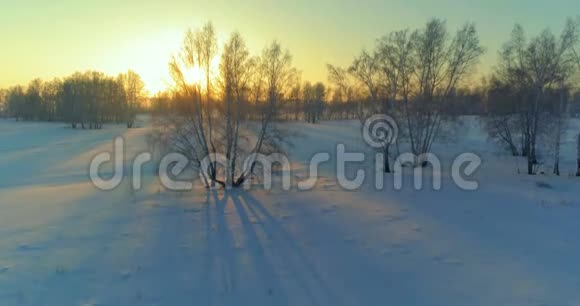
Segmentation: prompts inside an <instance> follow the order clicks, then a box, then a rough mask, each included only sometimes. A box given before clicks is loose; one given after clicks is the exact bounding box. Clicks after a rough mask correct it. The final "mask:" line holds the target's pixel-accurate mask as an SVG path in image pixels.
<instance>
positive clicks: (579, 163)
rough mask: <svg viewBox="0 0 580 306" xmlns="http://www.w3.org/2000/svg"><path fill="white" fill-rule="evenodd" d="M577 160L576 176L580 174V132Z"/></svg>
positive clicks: (579, 135)
mask: <svg viewBox="0 0 580 306" xmlns="http://www.w3.org/2000/svg"><path fill="white" fill-rule="evenodd" d="M576 161H577V170H576V176H580V134H578V146H577V154H576Z"/></svg>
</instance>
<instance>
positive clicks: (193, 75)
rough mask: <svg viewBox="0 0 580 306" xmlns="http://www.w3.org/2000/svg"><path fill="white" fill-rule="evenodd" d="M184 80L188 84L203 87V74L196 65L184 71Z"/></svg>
mask: <svg viewBox="0 0 580 306" xmlns="http://www.w3.org/2000/svg"><path fill="white" fill-rule="evenodd" d="M185 80H186V81H187V83H189V84H199V85H205V72H203V69H201V67H199V66H197V65H196V66H194V67H192V68H189V69H187V70H186V71H185Z"/></svg>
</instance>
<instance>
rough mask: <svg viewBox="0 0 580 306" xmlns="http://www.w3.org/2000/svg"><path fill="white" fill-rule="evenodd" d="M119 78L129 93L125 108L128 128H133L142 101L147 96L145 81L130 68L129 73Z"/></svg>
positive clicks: (126, 92) (127, 93)
mask: <svg viewBox="0 0 580 306" xmlns="http://www.w3.org/2000/svg"><path fill="white" fill-rule="evenodd" d="M119 80H120V82H121V83H122V84H123V86H124V90H125V94H126V95H127V98H126V100H127V105H126V107H125V110H124V112H123V113H124V117H125V122H126V123H127V128H132V127H133V124H134V123H135V116H136V115H137V110H138V109H139V108H140V107H141V102H142V101H143V98H144V96H145V83H144V82H143V80H142V79H141V76H139V75H138V74H137V73H136V72H135V71H133V70H129V71H127V73H124V74H121V75H119Z"/></svg>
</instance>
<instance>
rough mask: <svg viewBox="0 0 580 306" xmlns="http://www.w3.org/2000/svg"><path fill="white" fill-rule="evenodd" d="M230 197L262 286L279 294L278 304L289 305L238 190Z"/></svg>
mask: <svg viewBox="0 0 580 306" xmlns="http://www.w3.org/2000/svg"><path fill="white" fill-rule="evenodd" d="M230 197H231V199H232V201H233V203H234V207H235V208H236V211H237V213H238V216H239V217H240V221H241V223H242V227H243V229H244V234H245V236H246V238H247V243H248V247H249V248H250V250H251V252H250V253H251V255H252V256H251V260H252V262H253V266H254V267H255V268H256V270H257V271H256V272H257V273H258V275H259V277H260V278H261V281H262V284H263V285H264V288H268V294H270V295H273V294H276V295H277V296H280V299H279V300H278V302H279V303H281V304H278V305H289V304H288V296H287V293H286V292H285V290H284V288H283V287H282V284H281V283H280V280H279V279H278V276H277V275H276V272H275V270H274V267H273V265H272V263H271V262H270V260H269V259H268V257H267V255H266V251H265V250H264V246H263V245H262V243H261V242H260V241H261V240H260V237H259V236H258V233H257V232H256V230H255V228H254V226H253V224H252V222H251V221H250V218H249V216H248V214H247V212H246V210H245V209H244V206H243V205H242V202H241V197H240V196H239V195H238V192H232V193H230Z"/></svg>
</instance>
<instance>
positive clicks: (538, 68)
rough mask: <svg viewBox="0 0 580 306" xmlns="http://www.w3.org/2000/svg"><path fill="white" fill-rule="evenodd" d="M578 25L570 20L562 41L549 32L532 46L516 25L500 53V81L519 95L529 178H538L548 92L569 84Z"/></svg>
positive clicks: (538, 38)
mask: <svg viewBox="0 0 580 306" xmlns="http://www.w3.org/2000/svg"><path fill="white" fill-rule="evenodd" d="M577 28H578V27H577V24H576V23H574V22H573V21H572V20H568V21H567V23H566V26H565V28H564V30H563V32H562V34H561V35H560V37H559V38H557V37H555V36H554V35H553V34H552V33H551V32H550V31H549V30H544V31H543V32H542V33H541V34H540V35H539V36H537V37H534V38H533V39H531V40H530V41H529V42H528V41H527V40H526V37H525V35H524V31H523V28H522V27H521V26H519V25H516V26H515V28H514V30H513V32H512V37H511V39H510V41H508V43H506V44H505V46H504V47H503V49H502V51H501V53H500V55H501V56H500V64H499V67H498V69H497V73H498V76H499V78H500V79H501V81H502V82H504V83H505V84H510V85H511V86H513V87H514V88H516V89H517V90H518V91H519V92H520V97H521V99H522V102H521V107H520V110H519V112H520V123H521V134H522V135H523V136H522V140H523V152H524V153H525V155H526V157H527V161H528V162H527V166H528V174H535V172H536V167H535V165H536V164H537V152H536V151H537V144H538V137H539V136H540V135H541V134H542V133H545V131H546V129H545V126H546V123H547V122H542V118H543V117H542V116H543V115H544V114H546V112H547V106H548V105H549V103H546V102H547V101H546V91H547V90H549V89H551V88H553V87H554V86H559V84H561V83H563V82H566V81H567V80H568V78H569V77H570V74H571V69H572V67H573V59H574V56H573V54H574V52H573V50H574V49H573V46H574V44H575V43H576V42H577V40H578V30H577Z"/></svg>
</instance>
